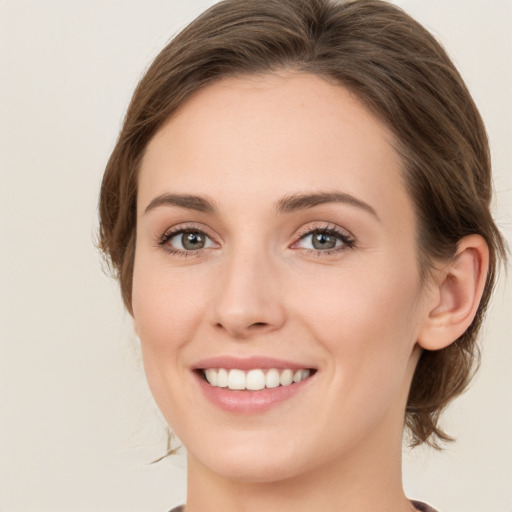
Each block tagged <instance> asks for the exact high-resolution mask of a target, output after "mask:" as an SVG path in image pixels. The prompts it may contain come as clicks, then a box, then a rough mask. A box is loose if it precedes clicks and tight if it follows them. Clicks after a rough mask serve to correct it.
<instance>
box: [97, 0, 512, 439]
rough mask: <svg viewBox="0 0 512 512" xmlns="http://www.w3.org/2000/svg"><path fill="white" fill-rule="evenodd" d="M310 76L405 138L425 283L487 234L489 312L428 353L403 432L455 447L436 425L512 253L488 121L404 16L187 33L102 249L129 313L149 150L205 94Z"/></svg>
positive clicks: (124, 157) (457, 386) (120, 162)
mask: <svg viewBox="0 0 512 512" xmlns="http://www.w3.org/2000/svg"><path fill="white" fill-rule="evenodd" d="M288 70H289V71H295V72H304V73H311V74H315V75H318V76H320V77H323V78H324V79H326V80H328V81H329V82H330V83H334V84H339V85H341V86H343V87H346V88H348V89H349V90H350V91H351V92H352V93H354V94H355V95H356V96H357V97H358V98H359V99H360V100H361V101H362V102H363V104H365V105H366V107H367V108H369V109H370V110H371V111H372V113H373V114H374V115H376V116H377V117H378V118H379V119H380V120H382V121H383V122H384V123H385V124H386V125H387V126H388V127H389V128H390V129H391V130H392V132H393V133H394V135H395V138H396V148H395V149H396V150H397V151H398V153H399V154H400V156H401V159H402V163H403V179H404V183H405V185H406V188H407V190H408V193H409V194H410V196H411V197H412V199H413V203H414V207H415V214H416V217H417V232H416V237H417V252H418V264H419V268H420V270H421V275H422V278H423V279H424V281H425V280H426V279H427V278H428V276H429V271H430V270H431V269H432V268H434V265H435V262H436V261H437V262H438V261H440V260H443V259H449V258H450V257H452V256H453V255H454V254H455V252H456V250H457V244H458V242H459V241H460V239H461V238H462V237H464V236H466V235H470V234H479V235H481V236H482V237H483V238H484V239H485V240H486V242H487V244H488V246H489V251H490V267H489V272H488V275H487V281H486V285H485V290H484V293H483V297H482V299H481V302H480V306H479V308H478V311H477V313H476V316H475V319H474V321H473V323H472V324H471V326H470V327H469V328H468V329H467V331H466V332H465V333H464V334H463V335H462V336H461V337H460V338H459V339H457V340H456V341H455V342H454V343H452V344H451V345H449V346H448V347H446V348H444V349H442V350H438V351H428V350H424V351H423V353H422V355H421V357H420V360H419V363H418V365H417V368H416V372H415V375H414V378H413V381H412V385H411V389H410V393H409V397H408V402H407V409H406V412H405V423H406V426H407V427H408V429H409V433H410V440H411V444H412V445H418V444H421V443H428V444H430V445H432V446H436V447H438V446H440V441H448V440H450V439H451V438H450V436H448V435H447V434H446V433H445V432H444V431H443V430H442V428H441V427H440V426H439V416H440V414H441V412H442V411H443V409H444V408H445V407H446V406H447V405H448V404H449V402H450V401H451V400H453V399H454V398H455V397H457V396H458V395H460V394H461V393H462V392H463V391H464V390H465V389H466V387H467V385H468V384H469V382H470V380H471V378H472V376H473V374H474V372H475V370H476V368H477V367H478V363H479V348H478V345H477V334H478V331H479V329H480V327H481V324H482V320H483V318H484V313H485V310H486V308H487V305H488V302H489V298H490V296H491V292H492V289H493V285H494V283H495V279H496V273H497V269H498V267H499V263H500V260H502V259H505V258H506V250H505V242H504V240H503V238H502V237H501V235H500V232H499V230H498V228H497V227H496V225H495V223H494V221H493V219H492V215H491V211H490V206H491V200H492V181H491V162H490V151H489V145H488V139H487V135H486V131H485V127H484V124H483V122H482V119H481V117H480V115H479V113H478V110H477V108H476V106H475V104H474V102H473V100H472V98H471V96H470V94H469V92H468V90H467V88H466V86H465V84H464V82H463V80H462V78H461V76H460V74H459V73H458V71H457V70H456V68H455V67H454V65H453V63H452V62H451V60H450V58H449V57H448V56H447V54H446V52H445V51H444V49H443V48H442V46H441V45H440V44H439V43H438V42H437V41H436V40H435V39H434V37H433V36H432V35H431V34H430V33H429V32H428V31H427V30H426V29H425V28H423V27H422V26H421V25H420V24H419V23H417V22H416V21H414V20H413V19H412V18H411V17H410V16H409V15H407V14H406V13H405V12H404V11H402V10H401V9H400V8H398V7H396V6H393V5H391V4H389V3H387V2H384V1H380V0H348V1H343V0H341V1H336V0H225V1H221V2H219V3H217V4H215V5H214V6H213V7H211V8H210V9H208V10H207V11H205V12H204V13H203V14H202V15H200V16H199V17H198V18H196V19H195V20H194V21H193V22H192V23H190V24H189V25H188V26H187V27H186V28H185V29H184V30H182V31H181V32H180V33H179V34H178V35H177V36H176V37H175V38H174V39H172V40H171V42H170V43H169V44H168V45H167V46H166V47H165V48H164V49H163V50H162V51H161V52H160V53H159V55H158V56H157V57H156V59H155V60H154V61H153V63H152V64H151V66H150V67H149V68H148V70H147V72H146V73H145V75H144V76H143V78H142V79H141V81H140V82H139V84H138V86H137V88H136V90H135V92H134V95H133V98H132V100H131V103H130V106H129V108H128V111H127V114H126V117H125V120H124V124H123V127H122V129H121V132H120V135H119V138H118V140H117V143H116V146H115V148H114V150H113V152H112V154H111V157H110V159H109V161H108V164H107V166H106V170H105V174H104V177H103V182H102V186H101V193H100V200H99V216H100V229H99V246H100V248H101V250H102V251H103V253H104V255H105V256H106V258H107V261H108V262H109V264H110V266H111V268H112V270H113V271H114V273H115V275H116V277H117V278H118V279H119V282H120V286H121V292H122V297H123V300H124V303H125V305H126V308H127V309H128V311H129V312H130V313H132V309H131V293H132V276H133V265H134V253H135V231H136V218H137V217H136V214H137V212H136V198H137V178H138V171H139V166H140V162H141V159H142V157H143V155H144V152H145V149H146V147H147V145H148V142H149V141H150V140H151V138H152V137H153V136H154V135H155V133H156V132H157V131H158V130H159V128H161V127H162V125H163V124H164V123H165V122H166V121H167V120H168V119H169V118H170V117H171V116H172V115H173V113H174V112H175V111H176V109H177V108H178V107H180V106H181V105H182V104H183V103H184V102H185V101H187V99H188V98H190V97H191V95H193V94H194V93H195V92H197V91H198V90H199V89H201V88H203V87H206V86H208V84H211V83H213V82H215V81H217V80H220V79H222V78H226V77H233V76H247V75H251V74H265V73H278V72H281V71H288Z"/></svg>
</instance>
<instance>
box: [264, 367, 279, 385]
mask: <svg viewBox="0 0 512 512" xmlns="http://www.w3.org/2000/svg"><path fill="white" fill-rule="evenodd" d="M277 386H279V372H278V371H277V370H276V369H275V368H272V369H271V370H269V371H268V372H267V375H265V387H267V388H277Z"/></svg>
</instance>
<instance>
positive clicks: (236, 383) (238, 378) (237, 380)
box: [228, 370, 245, 389]
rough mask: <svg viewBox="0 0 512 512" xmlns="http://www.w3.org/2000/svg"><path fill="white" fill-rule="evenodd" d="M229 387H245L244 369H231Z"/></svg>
mask: <svg viewBox="0 0 512 512" xmlns="http://www.w3.org/2000/svg"><path fill="white" fill-rule="evenodd" d="M228 388H229V389H245V372H244V371H242V370H229V375H228Z"/></svg>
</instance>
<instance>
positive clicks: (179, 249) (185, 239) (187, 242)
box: [159, 228, 216, 256]
mask: <svg viewBox="0 0 512 512" xmlns="http://www.w3.org/2000/svg"><path fill="white" fill-rule="evenodd" d="M159 245H162V246H164V247H165V249H166V250H167V251H168V252H169V253H171V254H182V255H183V256H187V254H186V253H194V252H195V251H200V250H202V249H208V248H211V247H216V244H215V242H214V241H213V240H212V239H211V238H210V237H209V236H208V235H207V234H206V233H205V232H204V231H202V230H200V229H198V228H178V229H176V230H172V231H168V232H166V233H165V234H164V235H163V236H162V238H161V239H160V241H159Z"/></svg>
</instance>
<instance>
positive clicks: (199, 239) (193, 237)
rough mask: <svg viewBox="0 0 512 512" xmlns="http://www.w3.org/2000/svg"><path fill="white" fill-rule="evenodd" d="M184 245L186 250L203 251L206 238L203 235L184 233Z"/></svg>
mask: <svg viewBox="0 0 512 512" xmlns="http://www.w3.org/2000/svg"><path fill="white" fill-rule="evenodd" d="M182 244H183V247H185V249H190V250H195V249H202V248H203V246H204V237H203V235H202V234H201V233H183V238H182Z"/></svg>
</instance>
